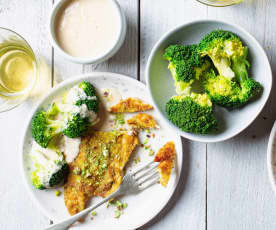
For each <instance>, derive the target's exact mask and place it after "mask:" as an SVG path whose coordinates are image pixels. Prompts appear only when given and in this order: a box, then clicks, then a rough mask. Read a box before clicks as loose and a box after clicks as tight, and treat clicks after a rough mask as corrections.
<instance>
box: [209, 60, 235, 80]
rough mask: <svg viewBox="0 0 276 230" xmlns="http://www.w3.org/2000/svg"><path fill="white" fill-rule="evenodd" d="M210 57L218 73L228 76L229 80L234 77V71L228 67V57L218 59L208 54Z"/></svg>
mask: <svg viewBox="0 0 276 230" xmlns="http://www.w3.org/2000/svg"><path fill="white" fill-rule="evenodd" d="M210 58H211V59H212V61H213V63H214V65H215V67H216V68H217V70H218V72H219V74H220V75H222V76H224V77H226V78H228V79H229V80H231V79H232V78H234V77H235V73H234V72H233V70H232V69H231V67H230V66H231V63H230V61H229V59H228V58H220V59H219V60H218V58H215V57H213V56H212V55H210Z"/></svg>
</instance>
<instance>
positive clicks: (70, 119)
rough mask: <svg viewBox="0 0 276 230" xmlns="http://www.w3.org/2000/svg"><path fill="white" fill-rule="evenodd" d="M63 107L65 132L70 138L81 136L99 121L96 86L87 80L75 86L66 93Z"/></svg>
mask: <svg viewBox="0 0 276 230" xmlns="http://www.w3.org/2000/svg"><path fill="white" fill-rule="evenodd" d="M63 107H64V109H63V111H64V117H65V128H64V130H63V133H64V134H65V135H66V136H68V137H70V138H76V137H81V136H82V135H83V134H84V133H85V132H86V131H87V130H88V128H89V126H91V125H93V124H95V123H96V121H97V113H98V110H99V98H98V96H97V94H96V90H95V88H94V86H93V85H92V84H91V83H89V82H86V81H83V82H81V83H79V84H78V85H76V86H74V87H73V88H72V89H70V90H69V92H68V94H67V95H66V97H65V99H64V104H63Z"/></svg>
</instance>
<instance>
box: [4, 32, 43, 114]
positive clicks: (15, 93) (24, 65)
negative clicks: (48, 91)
mask: <svg viewBox="0 0 276 230" xmlns="http://www.w3.org/2000/svg"><path fill="white" fill-rule="evenodd" d="M37 69H38V64H37V59H36V56H35V54H34V52H33V50H32V48H31V46H30V45H29V44H28V43H27V41H26V40H25V39H24V38H23V37H21V36H20V35H19V34H17V33H16V32H14V31H12V30H9V29H6V28H1V27H0V112H4V111H8V110H10V109H12V108H14V107H16V106H17V105H19V104H21V103H22V102H23V101H25V100H26V99H27V98H28V96H29V95H30V92H31V90H32V89H33V87H34V85H35V83H36V81H37V77H38V73H37V72H38V71H37Z"/></svg>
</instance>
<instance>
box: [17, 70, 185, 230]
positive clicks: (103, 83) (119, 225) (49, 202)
mask: <svg viewBox="0 0 276 230" xmlns="http://www.w3.org/2000/svg"><path fill="white" fill-rule="evenodd" d="M83 80H88V81H90V82H91V83H92V84H93V85H95V87H96V88H118V89H119V90H120V92H121V94H122V97H123V98H127V97H138V98H140V99H142V100H144V101H146V102H148V103H152V102H151V101H150V97H149V95H148V92H147V90H146V87H145V85H144V84H142V83H140V82H138V81H136V80H134V79H131V78H129V77H126V76H123V75H119V74H114V73H90V74H85V75H81V76H78V77H76V78H73V79H72V80H71V79H70V80H67V81H64V82H62V83H61V84H59V85H58V86H57V87H55V88H54V89H53V90H52V91H51V92H50V93H49V94H48V95H47V96H46V97H45V98H44V99H43V100H42V101H41V103H39V105H38V106H37V107H36V109H34V111H33V112H31V116H30V117H29V119H28V122H27V125H26V128H25V130H26V131H25V134H24V136H23V140H22V144H21V165H22V169H23V172H22V174H23V177H24V180H25V184H26V187H27V189H28V191H29V193H30V195H31V197H32V199H33V200H34V202H35V203H36V204H37V205H38V206H39V207H40V209H41V210H42V211H43V213H45V215H46V216H48V217H49V218H50V219H52V220H53V221H54V222H56V221H59V220H62V219H64V218H66V217H68V216H69V214H68V213H67V210H66V207H65V205H64V201H63V196H60V197H56V196H55V190H54V189H53V190H42V191H41V190H37V189H34V188H33V186H32V184H31V182H30V177H29V173H30V172H29V171H28V166H27V163H26V158H27V156H28V155H27V154H28V153H29V150H30V147H31V141H32V137H31V130H30V123H31V118H32V116H33V114H34V113H35V111H37V109H39V108H42V107H47V106H48V105H49V103H50V102H51V101H52V100H53V99H54V98H55V97H56V96H57V95H60V94H61V93H62V92H63V91H65V90H66V89H68V88H70V87H72V86H73V85H75V84H76V83H78V82H79V81H83ZM151 113H152V115H153V116H154V117H155V118H156V120H157V122H158V124H159V125H160V127H161V128H160V130H158V131H156V132H155V131H154V133H156V138H154V139H153V138H151V139H152V141H153V140H154V142H156V143H155V145H152V146H153V149H154V150H158V149H159V148H160V147H161V146H162V145H163V144H165V142H166V141H170V140H171V141H174V143H175V146H176V151H177V159H176V162H175V169H174V171H173V173H172V175H171V178H170V181H169V184H168V186H167V188H163V187H162V186H161V185H160V184H156V185H154V186H152V187H150V188H149V189H147V190H145V191H143V192H141V193H139V194H137V195H131V196H124V197H122V199H121V200H122V201H125V202H127V203H128V207H127V208H126V209H125V212H124V214H123V215H122V216H121V217H120V218H119V219H115V218H114V217H113V215H114V208H113V207H109V208H106V206H105V205H104V206H102V207H100V208H98V209H97V216H96V217H95V218H94V219H93V220H92V221H91V220H90V219H89V218H87V220H86V221H85V222H84V223H82V224H79V225H77V226H75V227H72V229H81V230H85V229H101V230H105V229H107V230H110V229H112V230H116V229H118V230H119V229H120V230H124V229H129V230H130V229H135V228H138V227H141V226H142V225H144V224H146V223H147V222H149V221H150V220H151V219H153V218H154V217H155V216H156V215H157V214H158V213H159V212H160V211H161V210H162V209H163V208H164V207H165V206H166V204H167V203H168V201H169V200H170V198H171V196H172V195H173V193H174V190H175V189H176V186H177V184H178V181H179V176H180V174H181V170H182V144H181V139H180V137H179V136H178V135H176V134H175V132H174V131H173V130H172V129H168V128H165V127H166V125H165V124H164V123H163V120H162V119H160V115H159V114H158V113H157V112H156V111H153V112H151ZM141 142H142V141H141ZM139 149H140V150H139V151H138V153H137V154H138V155H139V156H140V157H141V162H140V163H138V164H137V166H138V167H139V166H141V165H143V164H144V163H146V162H148V161H150V160H151V159H153V157H150V156H148V154H147V153H145V150H142V151H141V149H142V148H139ZM133 166H134V164H132V165H130V167H133ZM135 166H136V165H135ZM135 166H134V167H135ZM137 166H136V167H137ZM100 199H101V198H93V201H92V202H93V203H94V204H95V203H96V202H97V201H99V200H100Z"/></svg>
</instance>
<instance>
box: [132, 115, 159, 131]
mask: <svg viewBox="0 0 276 230" xmlns="http://www.w3.org/2000/svg"><path fill="white" fill-rule="evenodd" d="M127 123H128V124H129V125H130V126H132V127H134V128H137V129H154V128H157V124H156V121H155V120H154V118H153V116H151V115H149V114H147V113H139V114H137V115H135V116H133V117H132V118H130V119H128V120H127Z"/></svg>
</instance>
